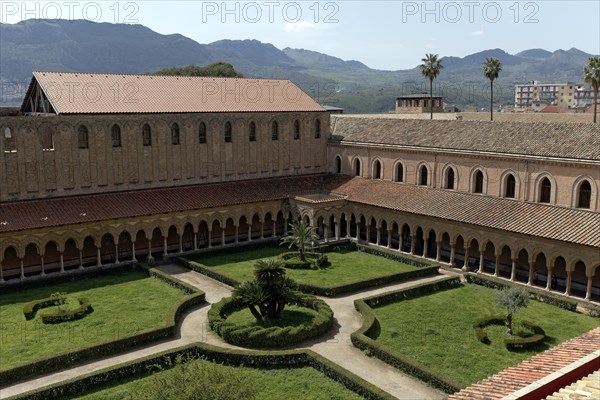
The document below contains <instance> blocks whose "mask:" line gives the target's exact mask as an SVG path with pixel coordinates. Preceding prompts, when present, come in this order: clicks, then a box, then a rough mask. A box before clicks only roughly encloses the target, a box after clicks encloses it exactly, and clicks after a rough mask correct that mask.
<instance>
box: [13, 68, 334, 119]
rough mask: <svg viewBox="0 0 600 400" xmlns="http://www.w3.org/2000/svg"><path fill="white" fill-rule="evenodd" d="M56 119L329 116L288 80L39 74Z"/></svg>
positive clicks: (35, 76) (34, 80)
mask: <svg viewBox="0 0 600 400" xmlns="http://www.w3.org/2000/svg"><path fill="white" fill-rule="evenodd" d="M35 82H37V83H38V84H39V85H40V87H41V88H42V90H43V92H44V93H45V95H46V96H47V97H48V98H49V100H50V103H51V105H52V107H53V109H54V110H55V112H56V114H119V113H136V114H137V113H202V112H286V111H298V112H302V111H325V110H324V108H323V107H321V106H320V105H319V104H317V103H316V102H315V101H314V100H313V99H312V98H311V97H310V96H308V95H307V94H306V93H304V92H303V91H302V90H301V89H300V88H299V87H298V86H296V85H295V84H294V83H292V82H291V81H289V80H277V79H246V78H214V77H183V76H157V75H126V74H99V73H74V72H34V73H33V78H32V80H31V83H30V85H29V90H28V93H27V95H26V96H25V99H24V101H23V105H22V106H21V108H22V110H23V109H24V106H25V105H26V103H27V101H28V100H27V99H28V96H29V95H30V92H31V88H32V87H33V86H34V83H35Z"/></svg>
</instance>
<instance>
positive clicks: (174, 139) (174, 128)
mask: <svg viewBox="0 0 600 400" xmlns="http://www.w3.org/2000/svg"><path fill="white" fill-rule="evenodd" d="M171 144H174V145H178V144H179V125H178V124H177V123H174V124H173V125H171Z"/></svg>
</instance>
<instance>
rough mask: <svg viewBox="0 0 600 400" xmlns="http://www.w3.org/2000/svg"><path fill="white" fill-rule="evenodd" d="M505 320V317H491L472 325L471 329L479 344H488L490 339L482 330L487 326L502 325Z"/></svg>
mask: <svg viewBox="0 0 600 400" xmlns="http://www.w3.org/2000/svg"><path fill="white" fill-rule="evenodd" d="M505 320H506V317H504V316H502V315H492V316H491V317H485V318H481V319H480V320H478V321H477V322H475V323H474V324H473V329H475V337H476V338H477V340H479V341H480V342H481V343H484V344H490V338H489V337H488V334H487V332H486V330H485V329H484V328H485V327H486V326H488V325H504V321H505Z"/></svg>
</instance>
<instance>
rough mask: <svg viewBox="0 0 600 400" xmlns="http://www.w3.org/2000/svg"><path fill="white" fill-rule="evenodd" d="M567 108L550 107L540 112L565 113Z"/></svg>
mask: <svg viewBox="0 0 600 400" xmlns="http://www.w3.org/2000/svg"><path fill="white" fill-rule="evenodd" d="M565 111H566V108H565V107H561V106H552V105H548V106H546V107H544V108H542V109H541V110H540V112H541V113H560V112H565Z"/></svg>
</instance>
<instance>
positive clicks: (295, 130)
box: [294, 120, 300, 140]
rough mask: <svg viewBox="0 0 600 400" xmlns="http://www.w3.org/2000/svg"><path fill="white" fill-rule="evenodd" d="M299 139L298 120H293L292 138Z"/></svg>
mask: <svg viewBox="0 0 600 400" xmlns="http://www.w3.org/2000/svg"><path fill="white" fill-rule="evenodd" d="M298 139H300V121H298V120H295V121H294V140H298Z"/></svg>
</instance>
